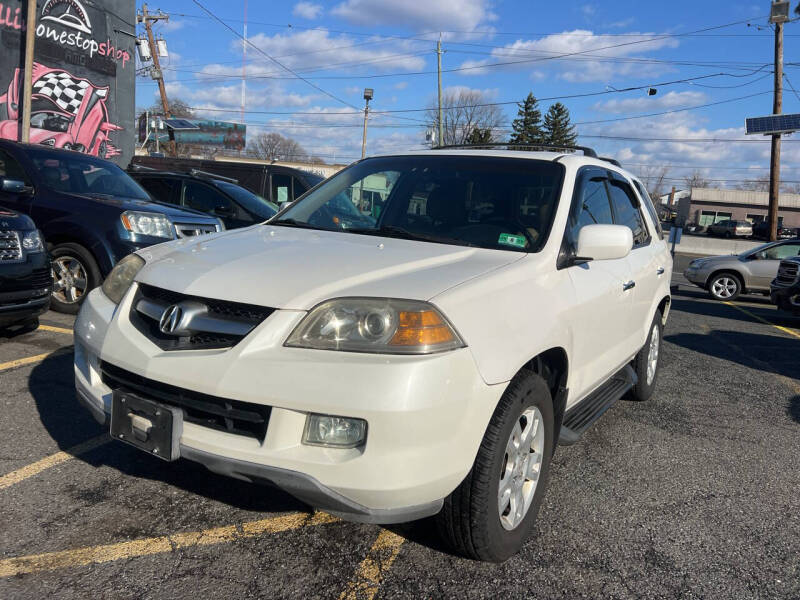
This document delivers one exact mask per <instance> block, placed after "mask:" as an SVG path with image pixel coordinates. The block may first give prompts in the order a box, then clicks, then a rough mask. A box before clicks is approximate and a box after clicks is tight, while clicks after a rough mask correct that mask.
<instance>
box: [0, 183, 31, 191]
mask: <svg viewBox="0 0 800 600" xmlns="http://www.w3.org/2000/svg"><path fill="white" fill-rule="evenodd" d="M0 187H1V188H2V190H3V191H4V192H8V193H9V194H24V193H26V192H29V191H30V190H31V188H29V187H28V186H26V185H25V182H24V181H20V180H19V179H3V183H2V186H0Z"/></svg>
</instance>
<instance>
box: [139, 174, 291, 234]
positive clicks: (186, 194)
mask: <svg viewBox="0 0 800 600" xmlns="http://www.w3.org/2000/svg"><path fill="white" fill-rule="evenodd" d="M128 173H129V174H130V176H131V177H133V178H134V179H135V180H136V181H137V182H139V185H141V186H142V187H143V188H144V189H146V190H147V191H148V192H149V193H150V195H151V196H152V197H153V198H155V199H156V200H160V201H161V202H167V203H169V204H175V205H177V206H183V207H184V208H191V209H194V210H199V211H200V212H204V213H207V214H210V215H213V216H215V217H219V218H220V219H221V220H222V222H223V223H225V227H226V228H227V229H236V228H237V227H247V226H248V225H253V224H255V223H261V222H263V221H266V220H267V219H270V218H272V217H273V216H274V215H275V213H277V212H278V205H277V204H274V203H272V202H270V201H269V200H266V199H265V198H262V197H261V196H258V195H256V194H254V193H253V192H251V191H249V190H246V189H245V188H243V187H242V186H240V185H237V183H238V182H237V181H236V180H235V179H231V178H228V177H223V176H221V175H215V174H214V173H207V172H205V171H198V170H196V169H193V170H192V171H190V172H189V173H175V172H171V171H156V170H153V169H150V168H147V167H137V166H135V165H134V166H132V167H131V168H130V169H129V170H128Z"/></svg>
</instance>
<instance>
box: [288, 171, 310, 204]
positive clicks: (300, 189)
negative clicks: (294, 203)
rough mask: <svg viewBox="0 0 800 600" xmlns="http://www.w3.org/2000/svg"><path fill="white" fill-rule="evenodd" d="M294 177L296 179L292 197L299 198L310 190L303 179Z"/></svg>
mask: <svg viewBox="0 0 800 600" xmlns="http://www.w3.org/2000/svg"><path fill="white" fill-rule="evenodd" d="M293 179H294V198H292V200H294V199H296V198H299V197H300V196H302V195H303V194H305V193H306V192H307V191H308V187H307V186H306V185H305V184H304V183H303V182H302V181H300V180H299V179H298V178H297V177H293Z"/></svg>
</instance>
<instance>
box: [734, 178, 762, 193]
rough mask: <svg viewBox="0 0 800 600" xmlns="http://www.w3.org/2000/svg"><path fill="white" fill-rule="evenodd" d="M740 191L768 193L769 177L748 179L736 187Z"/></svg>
mask: <svg viewBox="0 0 800 600" xmlns="http://www.w3.org/2000/svg"><path fill="white" fill-rule="evenodd" d="M736 188H737V189H739V190H748V191H751V192H768V191H769V177H767V176H764V177H757V178H756V179H747V180H745V181H742V182H741V183H739V185H737V186H736Z"/></svg>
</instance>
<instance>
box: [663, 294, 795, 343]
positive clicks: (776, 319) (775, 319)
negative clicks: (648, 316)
mask: <svg viewBox="0 0 800 600" xmlns="http://www.w3.org/2000/svg"><path fill="white" fill-rule="evenodd" d="M698 299H703V300H708V302H696V300H698ZM748 302H750V300H748ZM742 308H744V309H745V310H746V311H748V312H751V313H753V314H754V315H758V316H759V317H761V318H762V319H765V320H767V321H769V322H770V323H772V324H774V325H780V326H781V327H791V328H794V329H800V317H793V316H792V315H790V314H789V313H786V312H783V311H779V310H777V309H775V308H774V307H773V306H772V305H771V304H769V303H765V304H764V308H760V307H758V308H756V307H753V306H743V307H742ZM671 310H679V311H681V312H685V313H690V314H693V315H703V316H706V317H717V318H720V319H733V320H736V321H744V322H746V323H756V324H760V325H764V323H761V322H759V321H757V320H756V319H754V318H753V317H751V316H749V315H747V314H745V313H743V312H742V311H740V310H737V309H736V308H733V307H732V306H729V305H727V304H723V303H722V302H716V301H712V300H710V299H708V296H706V295H705V294H702V293H701V294H695V293H691V294H686V293H684V292H683V291H681V292H679V293H678V294H676V295H674V296H672V307H671ZM776 333H777V332H776Z"/></svg>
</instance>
